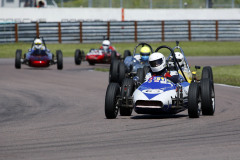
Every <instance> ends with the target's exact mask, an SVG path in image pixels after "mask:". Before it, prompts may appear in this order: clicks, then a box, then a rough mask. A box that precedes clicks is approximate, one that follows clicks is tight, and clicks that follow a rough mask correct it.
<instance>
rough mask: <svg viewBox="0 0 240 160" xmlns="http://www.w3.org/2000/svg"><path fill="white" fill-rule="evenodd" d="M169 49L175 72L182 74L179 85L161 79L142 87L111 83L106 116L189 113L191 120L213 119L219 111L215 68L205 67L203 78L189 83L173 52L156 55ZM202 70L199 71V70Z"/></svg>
mask: <svg viewBox="0 0 240 160" xmlns="http://www.w3.org/2000/svg"><path fill="white" fill-rule="evenodd" d="M162 48H165V49H168V50H170V52H171V56H172V59H173V62H174V63H173V64H174V67H173V69H174V68H175V69H176V70H175V72H176V73H178V74H179V72H178V70H179V71H180V72H181V74H182V76H181V75H180V74H179V77H180V78H179V80H178V82H177V83H173V82H172V81H170V80H169V79H166V78H165V77H161V76H153V77H151V78H149V79H147V80H146V81H145V82H144V83H142V84H141V85H140V86H139V87H138V85H136V84H137V83H139V82H138V81H134V80H135V78H134V80H133V79H129V78H126V79H124V81H123V84H122V86H121V87H120V86H119V84H118V83H110V84H109V85H108V88H107V92H106V97H105V116H106V117H107V118H108V119H113V118H116V117H117V115H118V111H119V110H120V115H121V116H131V114H132V110H133V109H134V110H135V112H136V113H138V114H160V115H162V114H163V115H166V114H167V115H169V114H177V113H179V112H181V111H184V110H186V109H188V115H189V117H190V118H199V116H200V113H201V112H202V114H203V115H213V114H214V111H215V92H214V83H213V79H212V78H213V76H212V70H211V67H209V66H207V67H204V68H203V70H202V78H201V80H200V81H198V80H197V79H196V78H193V80H192V81H191V82H190V83H189V82H188V80H187V78H186V76H185V74H184V72H183V70H182V69H181V67H180V65H179V63H178V61H177V60H176V57H175V54H174V51H173V49H171V48H170V47H168V46H160V47H158V48H157V49H156V51H155V52H158V51H159V50H160V49H162ZM195 68H196V69H198V68H199V67H195Z"/></svg>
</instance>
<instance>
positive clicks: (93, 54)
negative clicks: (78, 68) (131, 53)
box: [75, 49, 121, 65]
mask: <svg viewBox="0 0 240 160" xmlns="http://www.w3.org/2000/svg"><path fill="white" fill-rule="evenodd" d="M120 56H121V55H120V54H119V53H117V52H116V51H113V50H109V51H107V52H106V51H105V50H103V49H91V50H90V51H89V52H88V53H87V55H86V56H85V55H84V52H83V51H81V50H79V49H77V50H76V51H75V64H76V65H80V64H81V61H82V60H86V61H88V63H89V64H90V65H95V64H96V63H111V60H113V59H120Z"/></svg>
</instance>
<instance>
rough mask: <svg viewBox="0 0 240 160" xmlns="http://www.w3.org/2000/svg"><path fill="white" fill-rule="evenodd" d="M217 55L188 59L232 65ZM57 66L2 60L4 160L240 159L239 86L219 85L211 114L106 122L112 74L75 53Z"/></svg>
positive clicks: (0, 151)
mask: <svg viewBox="0 0 240 160" xmlns="http://www.w3.org/2000/svg"><path fill="white" fill-rule="evenodd" d="M219 59H222V60H223V59H225V58H221V57H220V58H212V61H207V60H206V58H204V57H200V58H193V57H189V59H188V60H189V62H190V63H192V62H197V63H198V65H201V64H204V65H210V64H211V65H222V64H223V62H224V63H225V65H227V64H226V61H225V60H224V61H222V62H221V60H219ZM226 59H228V64H234V63H236V64H239V62H240V56H238V57H232V58H231V57H230V58H226ZM236 59H237V60H236ZM207 62H208V63H207ZM206 63H207V64H206ZM193 64H194V63H193ZM95 67H98V68H99V67H108V65H96V66H95ZM56 68H57V67H56V66H51V67H50V68H46V69H34V68H29V67H27V66H22V69H21V70H16V69H15V68H14V60H13V59H0V75H1V78H0V160H18V159H21V160H77V159H78V160H79V159H81V160H82V159H84V160H108V159H109V160H114V159H119V160H120V159H121V160H125V159H127V160H129V159H130V160H148V159H156V160H159V159H161V160H203V159H206V160H239V157H240V99H239V97H240V88H237V87H226V86H220V85H215V93H216V112H215V115H214V116H201V117H200V118H199V119H189V118H188V115H187V111H185V112H182V113H180V114H177V115H175V116H171V117H163V116H151V115H137V114H136V113H133V115H132V116H131V117H120V116H118V118H117V119H115V120H107V119H105V115H104V101H105V92H106V88H107V85H108V73H107V72H97V71H93V70H92V69H93V68H94V67H92V66H88V64H87V63H86V62H84V63H83V64H82V65H81V66H75V64H74V61H73V58H64V69H63V70H62V71H58V70H57V69H56Z"/></svg>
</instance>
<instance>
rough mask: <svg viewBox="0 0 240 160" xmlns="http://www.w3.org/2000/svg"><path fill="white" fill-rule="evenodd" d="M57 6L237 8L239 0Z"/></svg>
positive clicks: (90, 1) (101, 0)
mask: <svg viewBox="0 0 240 160" xmlns="http://www.w3.org/2000/svg"><path fill="white" fill-rule="evenodd" d="M55 1H56V2H57V3H58V6H59V7H94V8H104V7H106V8H108V7H109V8H239V7H240V0H81V1H79V0H55Z"/></svg>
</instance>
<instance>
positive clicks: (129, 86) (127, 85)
mask: <svg viewBox="0 0 240 160" xmlns="http://www.w3.org/2000/svg"><path fill="white" fill-rule="evenodd" d="M125 91H126V92H125ZM132 94H133V80H132V79H130V78H125V79H124V80H123V83H122V87H121V97H131V96H132ZM132 110H133V108H125V107H120V115H121V116H131V115H132Z"/></svg>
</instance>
